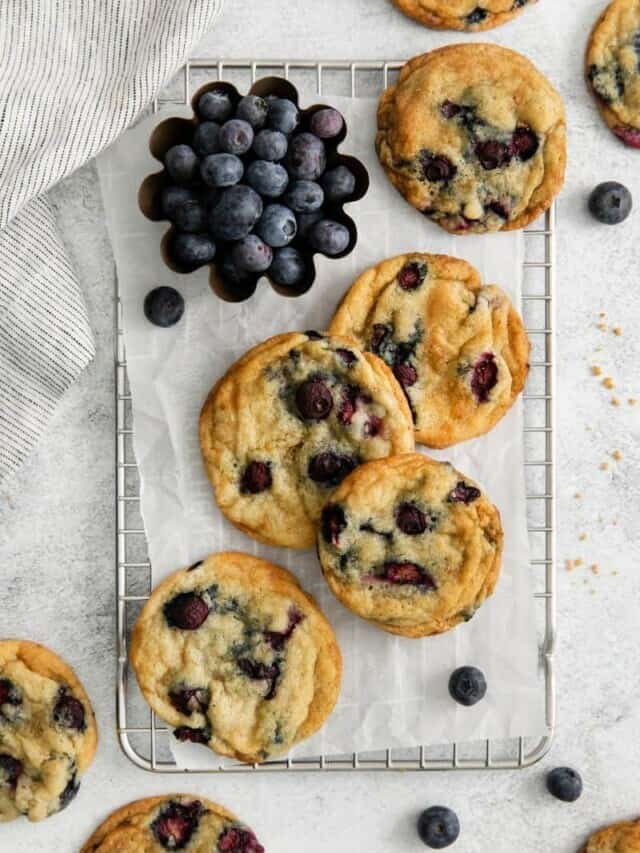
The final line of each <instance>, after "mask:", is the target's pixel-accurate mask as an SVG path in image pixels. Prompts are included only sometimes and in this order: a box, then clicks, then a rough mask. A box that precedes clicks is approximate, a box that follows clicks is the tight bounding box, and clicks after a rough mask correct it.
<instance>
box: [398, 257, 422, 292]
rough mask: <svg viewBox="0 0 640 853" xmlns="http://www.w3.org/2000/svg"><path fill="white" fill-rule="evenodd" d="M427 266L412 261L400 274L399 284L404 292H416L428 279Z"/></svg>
mask: <svg viewBox="0 0 640 853" xmlns="http://www.w3.org/2000/svg"><path fill="white" fill-rule="evenodd" d="M427 271H428V270H427V265H426V264H420V263H417V261H410V262H409V263H408V264H405V265H404V266H403V267H402V269H401V270H400V272H399V273H398V284H399V286H400V287H401V288H402V289H403V290H415V289H416V288H418V287H420V285H421V284H422V282H423V281H424V280H425V278H426V277H427Z"/></svg>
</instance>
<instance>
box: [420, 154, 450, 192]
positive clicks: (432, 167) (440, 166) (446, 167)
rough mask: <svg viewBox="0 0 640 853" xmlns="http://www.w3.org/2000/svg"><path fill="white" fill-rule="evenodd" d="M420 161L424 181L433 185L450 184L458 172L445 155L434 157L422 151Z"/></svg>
mask: <svg viewBox="0 0 640 853" xmlns="http://www.w3.org/2000/svg"><path fill="white" fill-rule="evenodd" d="M419 161H420V168H421V170H422V174H423V177H424V179H425V180H426V181H430V182H431V183H433V184H447V183H449V181H450V180H451V179H452V178H453V177H455V175H456V172H457V171H458V170H457V168H456V167H455V166H454V165H453V163H452V162H451V160H449V159H447V158H446V157H444V156H443V155H433V154H431V153H430V152H429V151H421V152H420V156H419Z"/></svg>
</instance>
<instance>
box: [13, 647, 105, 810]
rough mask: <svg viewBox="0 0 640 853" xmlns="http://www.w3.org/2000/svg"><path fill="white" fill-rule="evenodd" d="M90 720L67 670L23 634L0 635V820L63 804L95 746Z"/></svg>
mask: <svg viewBox="0 0 640 853" xmlns="http://www.w3.org/2000/svg"><path fill="white" fill-rule="evenodd" d="M96 742H97V730H96V721H95V717H94V714H93V709H92V708H91V703H90V702H89V698H88V696H87V694H86V693H85V692H84V689H83V687H82V685H81V684H80V682H79V681H78V678H77V677H76V675H75V673H74V672H73V670H72V669H71V668H70V667H68V666H67V665H66V664H65V663H64V662H63V661H61V660H60V658H59V657H58V656H57V655H55V654H54V653H53V652H51V651H49V649H46V648H45V647H44V646H40V645H38V644H37V643H30V642H27V641H26V640H0V822H2V821H8V820H13V819H14V818H16V817H19V816H20V815H25V816H26V817H27V818H28V819H29V820H32V821H38V820H43V819H44V818H46V817H49V816H50V815H52V814H55V813H56V812H59V811H61V810H62V809H64V808H66V806H67V805H68V804H69V803H70V802H71V800H73V798H74V797H75V795H76V794H77V793H78V788H79V787H80V777H81V776H82V774H83V773H84V771H85V770H86V769H87V767H88V766H89V765H90V764H91V761H92V760H93V756H94V753H95V751H96Z"/></svg>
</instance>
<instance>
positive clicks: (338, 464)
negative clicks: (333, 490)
mask: <svg viewBox="0 0 640 853" xmlns="http://www.w3.org/2000/svg"><path fill="white" fill-rule="evenodd" d="M357 464H358V461H357V460H356V459H354V457H353V456H346V455H345V454H343V453H334V452H333V451H331V450H329V451H326V452H325V453H318V454H317V455H316V456H312V457H311V459H309V465H308V468H307V472H308V474H309V477H310V478H311V479H312V480H313V481H314V482H315V483H322V484H323V485H328V486H337V485H338V484H339V483H341V482H342V481H343V480H344V478H345V477H346V476H347V474H350V473H351V472H352V471H353V469H354V468H355V467H356V465H357Z"/></svg>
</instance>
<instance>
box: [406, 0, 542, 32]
mask: <svg viewBox="0 0 640 853" xmlns="http://www.w3.org/2000/svg"><path fill="white" fill-rule="evenodd" d="M394 2H395V3H396V5H397V6H398V7H399V8H400V9H402V11H403V12H405V13H406V14H407V15H409V16H410V17H411V18H415V20H417V21H420V22H421V23H423V24H425V25H426V26H427V27H433V28H434V29H447V30H469V31H471V32H473V31H478V30H489V29H492V28H493V27H497V26H499V25H500V24H503V23H506V22H507V21H509V20H511V18H513V17H515V16H516V15H518V14H519V13H520V12H521V11H522V9H523V8H524V7H525V6H527V5H533V3H535V0H394Z"/></svg>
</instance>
